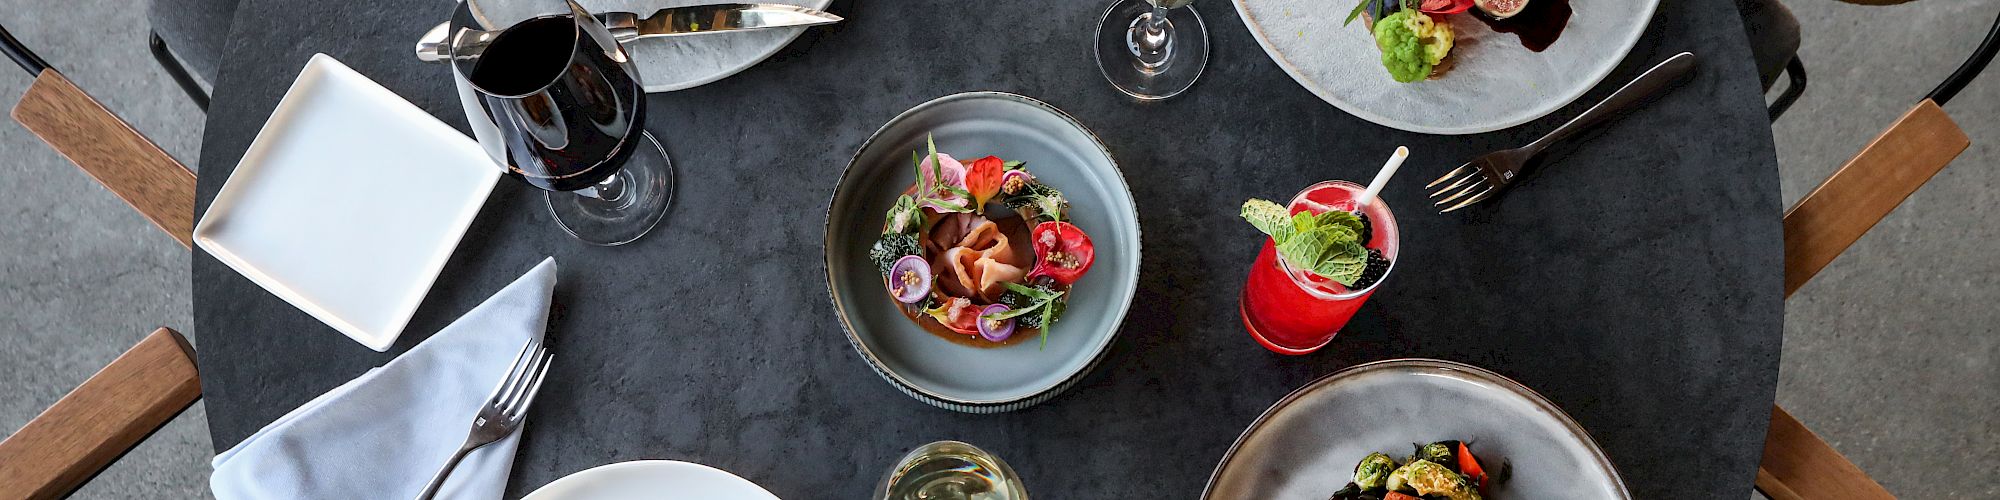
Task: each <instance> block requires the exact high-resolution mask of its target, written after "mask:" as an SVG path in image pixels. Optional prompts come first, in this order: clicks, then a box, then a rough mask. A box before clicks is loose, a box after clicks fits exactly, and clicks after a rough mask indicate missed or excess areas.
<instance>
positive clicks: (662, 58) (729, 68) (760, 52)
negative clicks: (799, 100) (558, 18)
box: [577, 0, 833, 92]
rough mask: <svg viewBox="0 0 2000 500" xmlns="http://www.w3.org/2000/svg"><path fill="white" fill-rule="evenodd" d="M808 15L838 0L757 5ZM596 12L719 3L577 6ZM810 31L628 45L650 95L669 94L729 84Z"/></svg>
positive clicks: (601, 1) (611, 1)
mask: <svg viewBox="0 0 2000 500" xmlns="http://www.w3.org/2000/svg"><path fill="white" fill-rule="evenodd" d="M756 1H757V2H759V3H781V4H787V5H797V6H800V7H805V8H809V9H820V10H825V9H826V6H827V5H828V4H831V3H833V0H756ZM577 3H578V4H580V5H583V7H584V8H586V9H589V10H590V11H591V12H615V11H625V12H640V13H647V14H650V13H652V12H653V11H656V10H659V9H663V8H667V7H681V6H687V5H705V4H712V3H717V2H716V1H715V0H578V1H577ZM805 31H806V28H772V29H764V30H751V31H738V32H731V33H712V34H707V35H701V36H678V37H657V38H647V39H643V40H638V41H635V42H632V43H627V44H625V50H626V51H627V52H630V53H631V54H632V60H633V61H634V62H635V63H636V64H638V66H639V80H640V83H642V84H644V85H645V87H646V91H647V92H667V91H673V90H681V89H685V88H691V87H696V86H700V85H702V84H706V83H709V82H713V81H716V80H721V79H723V78H727V77H729V76H730V75H734V74H736V73H739V72H742V71H743V70H746V69H750V67H751V66H755V65H756V64H757V63H759V62H763V61H764V59H766V58H769V57H771V55H772V54H776V53H778V50H779V49H783V48H785V44H789V43H792V39H795V38H798V37H799V34H800V33H805Z"/></svg>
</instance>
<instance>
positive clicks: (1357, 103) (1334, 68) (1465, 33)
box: [1235, 0, 1660, 134]
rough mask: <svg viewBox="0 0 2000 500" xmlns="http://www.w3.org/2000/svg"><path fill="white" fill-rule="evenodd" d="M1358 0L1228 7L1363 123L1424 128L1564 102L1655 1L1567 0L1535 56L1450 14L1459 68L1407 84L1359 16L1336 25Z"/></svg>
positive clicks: (1483, 122)
mask: <svg viewBox="0 0 2000 500" xmlns="http://www.w3.org/2000/svg"><path fill="white" fill-rule="evenodd" d="M1357 1H1358V0H1337V1H1328V0H1235V3H1236V12H1238V13H1240V14H1242V15H1243V24H1244V25H1246V26H1248V27H1249V28H1250V33H1251V34H1254V35H1256V37H1257V43H1259V44H1262V45H1263V46H1264V52H1266V53H1269V54H1270V55H1271V59H1272V60H1275V61H1277V62H1278V66H1280V67H1283V68H1285V73H1288V74H1290V75H1292V79H1294V80H1298V82H1299V84H1300V85H1303V86H1305V88H1306V89H1307V90H1311V91H1312V93H1314V94H1317V95H1319V97H1320V98H1321V99H1325V100H1326V102H1329V103H1332V104H1333V105H1334V106H1335V107H1338V108H1340V109H1341V110H1342V111H1346V112H1348V114H1352V115H1354V116H1356V117H1360V118H1361V119H1364V120H1368V121H1371V122H1375V123H1378V124H1381V125H1383V126H1387V127H1394V128H1398V129H1402V130H1408V131H1411V132H1423V133H1427V134H1472V133H1479V132H1487V131H1492V130H1499V129H1503V128H1507V127H1512V126H1515V125H1520V124H1523V123H1527V122H1528V121H1529V120H1534V119H1536V118H1541V117H1542V116H1544V115H1547V114H1549V113H1550V112H1553V111H1555V110H1556V109H1557V108H1561V107H1563V105H1566V104H1569V103H1570V101H1574V100H1576V98H1578V97H1581V96H1583V93H1584V92H1585V91H1588V90H1590V88H1591V87H1593V86H1596V85H1597V82H1598V81H1601V80H1603V79H1604V76H1605V75H1608V74H1611V70H1612V69H1613V68H1616V67H1618V62H1619V61H1622V60H1624V59H1625V54H1626V53H1629V52H1631V51H1632V45H1633V44H1636V43H1638V41H1639V35H1640V34H1643V33H1645V31H1646V24H1648V23H1650V22H1652V19H1653V10H1654V8H1656V7H1658V6H1659V3H1660V0H1568V1H1569V4H1570V7H1571V8H1572V9H1573V10H1574V14H1572V15H1571V16H1570V20H1569V27H1568V28H1567V29H1565V30H1564V31H1563V34H1562V36H1561V37H1560V38H1558V39H1556V41H1555V43H1554V44H1552V45H1550V46H1549V48H1548V49H1547V50H1544V51H1542V52H1530V51H1528V49H1526V48H1522V47H1521V44H1520V43H1519V42H1516V41H1515V38H1514V35H1511V34H1507V33H1495V32H1493V30H1492V29H1490V28H1487V27H1486V25H1485V24H1483V23H1480V22H1479V21H1478V20H1475V19H1471V18H1470V17H1469V15H1455V16H1451V21H1452V23H1451V26H1452V30H1453V32H1454V33H1456V34H1457V43H1455V44H1454V45H1453V48H1452V50H1451V54H1452V55H1451V57H1452V59H1453V60H1454V61H1453V63H1454V64H1455V65H1456V66H1454V67H1453V68H1452V69H1451V71H1450V72H1448V73H1446V74H1445V75H1444V77H1443V78H1440V79H1437V80H1427V81H1422V82H1417V83H1407V84H1404V83H1396V81H1395V80H1392V79H1390V78H1389V72H1388V71H1387V70H1385V69H1382V51H1381V50H1380V49H1377V48H1375V38H1374V36H1372V35H1370V34H1369V32H1368V29H1367V28H1364V27H1362V26H1361V21H1359V20H1357V21H1355V22H1354V25H1351V26H1342V25H1341V23H1342V22H1344V21H1346V19H1347V14H1348V12H1350V11H1352V10H1353V9H1354V4H1355V3H1356V2H1357ZM1538 1H1545V0H1538Z"/></svg>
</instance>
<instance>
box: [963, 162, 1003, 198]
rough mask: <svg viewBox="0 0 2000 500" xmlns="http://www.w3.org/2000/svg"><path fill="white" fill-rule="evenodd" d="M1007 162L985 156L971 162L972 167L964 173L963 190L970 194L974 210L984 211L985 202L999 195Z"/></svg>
mask: <svg viewBox="0 0 2000 500" xmlns="http://www.w3.org/2000/svg"><path fill="white" fill-rule="evenodd" d="M1006 163H1007V162H1004V161H1001V160H1000V157H998V156H987V157H985V158H980V159H977V160H972V166H970V167H967V168H966V171H965V190H966V191H970V192H971V193H972V207H973V209H974V210H979V211H985V209H986V208H985V207H986V201H987V200H991V199H993V196H994V195H997V194H1000V184H1001V180H1002V178H1003V176H1005V175H1006V170H1007V169H1006V167H1005V165H1006Z"/></svg>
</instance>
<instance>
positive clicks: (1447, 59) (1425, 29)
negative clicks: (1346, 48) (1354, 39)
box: [1344, 0, 1571, 83]
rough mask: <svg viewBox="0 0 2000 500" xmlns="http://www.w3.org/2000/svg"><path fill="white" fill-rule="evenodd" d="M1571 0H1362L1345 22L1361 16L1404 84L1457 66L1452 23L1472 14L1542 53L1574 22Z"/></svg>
mask: <svg viewBox="0 0 2000 500" xmlns="http://www.w3.org/2000/svg"><path fill="white" fill-rule="evenodd" d="M1570 12H1571V9H1570V6H1569V0H1361V2H1360V3H1359V4H1357V5H1355V6H1354V10H1353V11H1351V12H1349V13H1348V14H1347V20H1346V21H1345V22H1344V24H1353V23H1354V21H1355V20H1356V19H1357V18H1358V19H1361V20H1362V26H1364V27H1367V28H1368V30H1369V32H1370V33H1372V34H1373V35H1374V37H1375V46H1376V48H1379V49H1381V50H1382V66H1383V68H1385V69H1388V70H1389V76H1390V77H1392V78H1395V79H1396V81H1398V82H1402V83H1412V82H1418V81H1423V80H1434V79H1438V78H1441V77H1443V76H1444V74H1445V73H1446V72H1448V71H1450V70H1451V68H1452V66H1453V64H1452V63H1453V61H1452V59H1451V49H1452V47H1453V45H1455V43H1456V41H1457V39H1458V36H1457V31H1456V29H1455V28H1453V27H1452V22H1453V21H1455V20H1459V19H1472V20H1477V21H1479V22H1482V23H1485V24H1486V25H1487V27H1489V28H1492V29H1493V31H1494V32H1498V33H1513V34H1515V35H1516V37H1517V38H1518V39H1519V40H1520V42H1521V46H1522V47H1525V48H1527V49H1528V50H1530V51H1534V52H1541V51H1543V50H1547V49H1548V48H1549V44H1552V43H1555V41H1556V38H1557V37H1560V36H1561V35H1562V32H1563V28H1565V27H1567V26H1569V19H1570Z"/></svg>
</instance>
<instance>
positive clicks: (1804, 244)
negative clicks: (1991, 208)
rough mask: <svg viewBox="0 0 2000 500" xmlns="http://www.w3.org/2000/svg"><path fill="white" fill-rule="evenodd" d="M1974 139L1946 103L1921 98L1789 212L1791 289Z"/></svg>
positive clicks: (1788, 281) (1787, 266) (1787, 264)
mask: <svg viewBox="0 0 2000 500" xmlns="http://www.w3.org/2000/svg"><path fill="white" fill-rule="evenodd" d="M1971 145H1972V140H1971V139H1970V138H1967V137H1966V136H1965V132H1964V131H1962V130H1959V128H1958V124H1957V123H1954V122H1952V120H1951V116H1949V115H1946V114H1945V112H1944V108H1940V107H1938V105H1937V103H1935V102H1931V101H1930V100H1925V101H1923V102H1920V103H1917V106H1916V107H1915V108H1911V109H1910V111H1909V112H1908V113H1905V114H1903V117H1902V118H1900V119H1897V120H1896V123H1895V124H1893V125H1890V126H1889V129H1888V130H1884V131H1882V134H1881V135H1879V136H1876V137H1875V140H1874V141H1873V142H1870V143H1868V147H1866V148H1863V149H1862V150H1861V153H1860V154H1858V155H1855V157H1854V159H1852V160H1848V162H1847V164H1846V165H1843V166H1841V167H1840V170H1839V171H1837V172H1834V173H1833V176H1832V177H1828V178H1827V179H1826V182H1823V183H1820V185H1819V187H1818V188H1815V189H1813V191H1812V192H1811V193H1807V194H1806V196H1805V198H1803V199H1800V200H1799V203H1798V204H1797V205H1793V206H1792V209H1791V210H1790V211H1787V212H1785V222H1784V224H1785V296H1786V297H1791V296H1792V292H1796V291H1798V289H1799V287H1800V286H1804V285H1805V284H1806V281H1808V280H1811V279H1812V277H1813V275H1815V274H1818V273H1819V271H1820V269H1823V268H1825V267H1826V265H1827V263H1830V262H1833V259H1834V257H1838V256H1840V253H1841V252H1844V251H1846V250H1847V247H1848V246H1849V245H1853V244H1854V242H1855V241H1856V240H1859V239H1861V235H1862V234H1864V233H1867V232H1868V229H1869V228H1872V227H1875V223H1876V222H1880V221H1881V220H1882V218H1883V217H1886V216H1888V215H1889V212H1890V211H1893V210H1895V209H1896V205H1899V204H1902V203H1903V199H1904V198H1908V197H1909V196H1910V193H1914V192H1916V191H1917V188H1919V187H1923V185H1924V183H1925V182H1928V181H1930V179H1931V176H1933V175H1936V174H1937V173H1938V171H1939V170H1943V169H1944V166H1945V165H1949V164H1951V161H1952V160H1953V159H1955V158H1958V154H1959V153H1961V152H1964V151H1965V148H1966V147H1969V146H1971Z"/></svg>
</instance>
